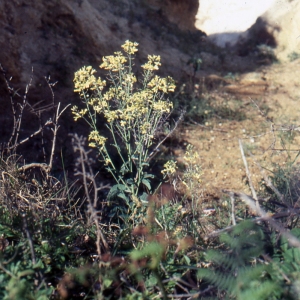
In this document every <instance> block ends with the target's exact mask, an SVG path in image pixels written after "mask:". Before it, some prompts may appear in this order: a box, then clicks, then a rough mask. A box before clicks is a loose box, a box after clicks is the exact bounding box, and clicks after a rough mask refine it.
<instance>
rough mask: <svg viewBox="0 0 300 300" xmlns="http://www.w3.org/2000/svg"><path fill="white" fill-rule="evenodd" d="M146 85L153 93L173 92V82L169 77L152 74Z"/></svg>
mask: <svg viewBox="0 0 300 300" xmlns="http://www.w3.org/2000/svg"><path fill="white" fill-rule="evenodd" d="M148 87H149V88H151V90H152V91H154V92H155V93H156V92H158V91H162V92H164V93H168V92H174V90H175V87H176V86H175V82H174V80H173V79H172V78H171V77H169V76H168V77H166V78H161V77H159V76H157V75H156V76H154V77H153V78H152V79H151V80H150V81H149V83H148Z"/></svg>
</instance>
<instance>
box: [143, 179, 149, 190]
mask: <svg viewBox="0 0 300 300" xmlns="http://www.w3.org/2000/svg"><path fill="white" fill-rule="evenodd" d="M142 183H143V185H144V186H146V187H147V189H148V190H149V191H150V192H151V185H150V181H149V180H147V179H143V180H142Z"/></svg>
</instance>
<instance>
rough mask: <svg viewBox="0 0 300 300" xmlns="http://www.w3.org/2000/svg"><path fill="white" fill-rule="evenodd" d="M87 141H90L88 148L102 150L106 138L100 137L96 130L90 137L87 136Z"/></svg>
mask: <svg viewBox="0 0 300 300" xmlns="http://www.w3.org/2000/svg"><path fill="white" fill-rule="evenodd" d="M88 140H89V141H91V142H90V143H89V146H90V147H93V148H96V147H97V148H99V149H103V147H104V145H105V142H106V140H107V138H105V137H104V136H101V135H100V134H99V131H97V130H93V131H92V132H91V133H90V135H89V139H88Z"/></svg>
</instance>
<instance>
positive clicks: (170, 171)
mask: <svg viewBox="0 0 300 300" xmlns="http://www.w3.org/2000/svg"><path fill="white" fill-rule="evenodd" d="M176 170H177V162H176V161H174V160H169V161H167V162H166V163H165V164H164V168H163V170H162V171H161V173H162V174H163V175H164V176H168V177H170V176H172V175H174V174H175V173H176Z"/></svg>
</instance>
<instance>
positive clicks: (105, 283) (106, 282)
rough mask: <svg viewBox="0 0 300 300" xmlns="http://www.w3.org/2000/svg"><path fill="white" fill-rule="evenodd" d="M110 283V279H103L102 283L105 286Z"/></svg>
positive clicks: (108, 285)
mask: <svg viewBox="0 0 300 300" xmlns="http://www.w3.org/2000/svg"><path fill="white" fill-rule="evenodd" d="M112 283H113V280H111V279H108V278H106V279H104V280H103V285H104V287H105V288H108V287H110V286H111V284H112Z"/></svg>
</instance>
